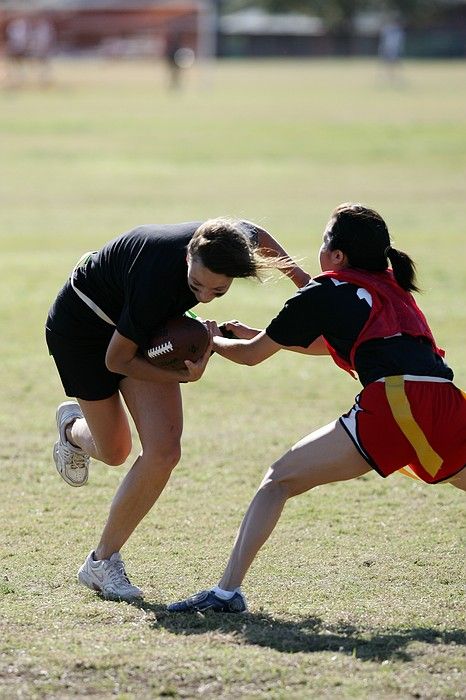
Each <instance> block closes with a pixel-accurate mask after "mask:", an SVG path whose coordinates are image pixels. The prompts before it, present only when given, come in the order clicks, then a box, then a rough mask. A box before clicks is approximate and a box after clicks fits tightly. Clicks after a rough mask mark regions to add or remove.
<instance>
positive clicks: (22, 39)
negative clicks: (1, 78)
mask: <svg viewBox="0 0 466 700" xmlns="http://www.w3.org/2000/svg"><path fill="white" fill-rule="evenodd" d="M30 28H31V27H30V22H29V20H28V18H27V17H15V18H14V19H12V20H10V21H9V22H8V24H7V25H6V27H5V53H6V58H7V77H6V81H7V86H8V87H10V88H17V87H20V86H21V85H22V83H23V82H24V80H25V67H26V62H27V60H28V56H29V41H30Z"/></svg>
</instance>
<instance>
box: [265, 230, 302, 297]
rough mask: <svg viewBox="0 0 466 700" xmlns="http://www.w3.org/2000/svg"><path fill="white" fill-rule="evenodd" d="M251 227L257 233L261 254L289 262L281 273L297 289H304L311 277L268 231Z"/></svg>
mask: <svg viewBox="0 0 466 700" xmlns="http://www.w3.org/2000/svg"><path fill="white" fill-rule="evenodd" d="M253 225H254V227H255V229H256V231H257V243H258V247H259V248H260V249H261V253H263V254H264V255H268V256H270V257H280V258H284V259H285V260H289V263H290V264H289V266H288V267H285V268H282V272H283V273H284V274H285V275H287V277H289V278H290V280H291V281H292V282H294V284H295V285H296V286H297V287H304V286H305V285H306V284H307V283H308V282H309V280H310V279H311V276H310V275H309V274H308V273H307V272H305V271H304V270H303V269H302V268H301V267H299V265H298V264H297V263H296V262H295V261H294V260H293V259H292V258H291V257H290V256H289V255H288V253H287V252H286V250H285V249H284V248H283V247H282V246H281V245H280V243H279V242H278V241H276V240H275V238H274V237H273V236H271V235H270V233H269V232H268V231H266V230H265V229H263V228H260V227H259V226H256V224H253Z"/></svg>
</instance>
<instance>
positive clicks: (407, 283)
mask: <svg viewBox="0 0 466 700" xmlns="http://www.w3.org/2000/svg"><path fill="white" fill-rule="evenodd" d="M385 255H386V256H387V258H388V259H389V260H390V262H391V265H392V270H393V276H394V277H395V280H396V281H397V282H398V284H399V285H400V287H401V288H402V289H404V290H405V291H407V292H419V287H418V286H417V284H416V265H415V264H414V261H413V260H412V259H411V258H410V257H409V255H407V254H406V253H403V252H402V251H401V250H397V249H396V248H392V247H391V246H388V247H387V248H386V250H385Z"/></svg>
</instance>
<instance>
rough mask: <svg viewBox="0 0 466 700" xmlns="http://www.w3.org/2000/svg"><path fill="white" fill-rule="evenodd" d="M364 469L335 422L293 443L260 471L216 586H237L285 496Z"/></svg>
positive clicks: (359, 457) (357, 454) (356, 452)
mask: <svg viewBox="0 0 466 700" xmlns="http://www.w3.org/2000/svg"><path fill="white" fill-rule="evenodd" d="M368 471H371V468H370V467H369V465H368V464H367V462H366V461H365V460H364V459H363V458H362V457H361V455H360V454H359V452H358V451H357V450H356V448H355V447H354V444H353V443H352V441H351V439H350V438H349V437H348V435H347V433H346V431H345V430H344V428H342V426H341V425H340V423H338V422H334V423H330V424H329V425H326V426H325V427H323V428H320V429H319V430H317V431H315V432H314V433H311V434H310V435H308V436H307V437H305V438H303V439H302V440H300V442H298V443H296V445H294V447H292V448H291V450H289V452H287V453H286V454H285V455H284V456H283V457H282V458H281V459H279V460H278V461H277V462H276V463H275V464H274V465H273V466H272V467H271V468H270V469H269V471H268V472H267V474H266V475H265V477H264V479H263V481H262V483H261V485H260V487H259V489H258V491H257V493H256V495H255V496H254V498H253V500H252V502H251V504H250V506H249V508H248V510H247V512H246V515H245V516H244V519H243V522H242V524H241V527H240V529H239V531H238V534H237V537H236V541H235V544H234V546H233V550H232V553H231V556H230V559H229V562H228V564H227V567H226V569H225V572H224V574H223V576H222V578H221V580H220V582H219V586H220V588H223V589H224V590H227V591H232V590H234V589H235V588H237V587H238V586H240V585H241V583H242V581H243V579H244V577H245V575H246V572H247V570H248V569H249V567H250V566H251V564H252V562H253V560H254V558H255V556H256V554H257V552H258V551H259V549H260V548H261V547H262V545H263V544H264V542H265V541H266V540H267V539H268V537H269V536H270V534H271V533H272V531H273V529H274V527H275V525H276V524H277V521H278V519H279V517H280V515H281V512H282V510H283V507H284V505H285V502H286V500H287V499H288V498H291V496H296V495H298V494H300V493H303V492H304V491H308V490H309V489H312V488H314V487H315V486H319V485H320V484H327V483H330V482H332V481H344V480H346V479H353V478H355V477H358V476H361V475H362V474H365V473H366V472H368Z"/></svg>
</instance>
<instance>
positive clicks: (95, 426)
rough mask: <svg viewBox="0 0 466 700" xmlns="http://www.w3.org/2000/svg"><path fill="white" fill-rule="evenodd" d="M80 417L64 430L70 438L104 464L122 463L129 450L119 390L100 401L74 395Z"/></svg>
mask: <svg viewBox="0 0 466 700" xmlns="http://www.w3.org/2000/svg"><path fill="white" fill-rule="evenodd" d="M78 403H79V405H80V408H81V410H82V412H83V415H84V418H78V419H77V420H75V421H74V422H73V423H72V424H71V425H70V426H69V427H68V428H67V430H66V434H67V437H68V439H69V440H70V442H72V443H73V444H74V445H77V446H78V447H80V448H81V449H82V450H84V452H86V454H88V455H90V456H91V457H93V458H94V459H97V460H99V461H100V462H105V464H110V465H113V466H116V465H119V464H123V462H124V461H125V460H126V458H127V457H128V455H129V453H130V451H131V430H130V427H129V423H128V417H127V415H126V411H125V409H124V406H123V404H122V401H121V398H120V394H119V393H116V394H114V395H113V396H111V397H110V398H108V399H103V400H102V401H83V400H82V399H78Z"/></svg>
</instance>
